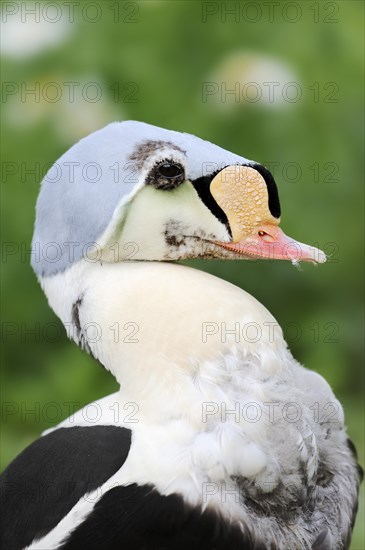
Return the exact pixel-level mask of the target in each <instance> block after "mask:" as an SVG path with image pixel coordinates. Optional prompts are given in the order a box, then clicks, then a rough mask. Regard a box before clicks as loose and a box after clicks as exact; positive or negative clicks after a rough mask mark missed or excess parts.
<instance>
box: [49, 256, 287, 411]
mask: <svg viewBox="0 0 365 550" xmlns="http://www.w3.org/2000/svg"><path fill="white" fill-rule="evenodd" d="M41 283H42V286H43V288H44V291H45V293H46V295H47V297H48V299H49V302H50V305H51V307H52V308H53V309H54V311H55V312H56V314H57V315H58V316H59V317H60V318H61V320H62V321H63V323H64V324H65V326H66V328H67V330H68V333H69V336H70V337H71V338H74V339H75V340H76V341H77V340H78V339H79V338H80V334H79V332H78V330H77V327H75V320H76V321H77V322H78V323H79V324H80V325H81V327H82V329H83V333H84V342H85V341H86V342H87V346H88V347H89V350H90V352H91V353H92V354H93V355H94V356H95V357H96V358H97V359H98V360H99V361H100V362H101V363H102V364H103V365H104V366H105V367H106V368H107V369H108V370H110V371H111V372H112V373H113V374H114V376H115V377H116V379H117V381H118V382H119V383H120V384H121V388H122V394H123V396H124V398H125V399H126V400H127V401H130V402H136V403H138V406H139V410H140V414H141V415H143V414H144V411H148V417H147V412H146V418H147V419H149V420H151V419H152V418H151V414H152V416H153V415H156V418H157V417H161V415H162V416H164V415H166V414H168V415H170V417H171V415H173V416H176V417H179V416H181V415H185V416H186V415H188V416H189V417H190V418H191V419H193V418H194V419H195V420H194V422H195V421H196V422H199V421H200V419H201V402H202V401H217V400H219V399H220V397H222V394H221V392H222V389H221V388H228V387H229V380H233V382H232V384H233V385H234V384H236V383H239V385H241V383H242V382H243V380H244V378H245V376H246V373H245V370H244V369H240V371H237V364H238V363H239V361H236V360H234V358H236V357H237V356H239V357H240V358H242V359H244V360H245V361H246V362H247V363H250V364H251V363H252V362H253V363H255V364H257V365H259V367H257V369H259V372H258V375H259V377H260V378H261V377H265V376H270V375H272V374H273V373H274V372H275V370H276V369H281V368H282V366H281V362H280V359H281V358H282V357H283V354H284V355H285V354H286V353H287V350H286V345H285V343H284V340H283V338H282V333H281V330H280V328H279V327H278V325H277V323H276V321H275V319H274V318H273V317H272V316H271V314H270V313H269V312H268V311H267V310H266V309H265V308H264V307H263V306H262V305H261V304H260V303H259V302H258V301H257V300H255V299H254V298H253V297H252V296H250V295H249V294H247V293H246V292H244V291H243V290H241V289H239V288H237V287H235V286H233V285H232V284H230V283H227V282H225V281H223V280H221V279H218V278H216V277H214V276H212V275H209V274H206V273H204V272H201V271H197V270H195V269H191V268H188V267H184V266H181V265H177V264H171V263H161V262H130V263H117V264H111V263H109V264H108V263H104V264H102V265H100V264H92V263H88V262H85V261H81V262H79V263H78V264H76V265H75V266H74V267H72V268H70V269H68V270H67V271H66V272H64V273H62V274H58V275H56V276H53V277H49V278H44V279H43V280H42V281H41ZM75 308H76V309H77V312H76V318H75ZM279 365H280V366H279ZM238 380H240V382H238ZM193 404H194V405H193ZM194 407H197V409H198V411H196V410H195V409H194ZM151 411H152V413H151Z"/></svg>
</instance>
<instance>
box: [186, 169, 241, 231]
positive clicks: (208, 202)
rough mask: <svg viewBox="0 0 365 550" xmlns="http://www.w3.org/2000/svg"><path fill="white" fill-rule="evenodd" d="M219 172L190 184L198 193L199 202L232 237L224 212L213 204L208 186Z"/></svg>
mask: <svg viewBox="0 0 365 550" xmlns="http://www.w3.org/2000/svg"><path fill="white" fill-rule="evenodd" d="M219 172H220V170H217V171H216V172H213V173H212V174H209V176H202V177H200V178H197V179H196V180H192V182H191V183H192V184H193V186H194V188H195V191H196V192H197V193H198V196H199V198H200V200H201V201H202V202H203V203H204V204H205V206H206V207H207V208H208V209H209V210H210V211H211V213H212V214H213V215H214V216H215V217H216V218H217V220H219V221H220V222H221V223H223V225H225V226H226V228H227V230H228V232H229V234H230V235H231V236H232V232H231V228H230V226H229V223H228V218H227V216H226V214H225V212H224V211H223V210H222V209H221V207H220V206H219V205H218V204H217V203H216V202H215V200H214V198H213V196H212V194H211V192H210V184H211V183H212V180H213V178H214V177H215V176H216V175H217V174H218V173H219Z"/></svg>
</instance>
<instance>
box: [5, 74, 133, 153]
mask: <svg viewBox="0 0 365 550" xmlns="http://www.w3.org/2000/svg"><path fill="white" fill-rule="evenodd" d="M65 83H66V84H65ZM70 83H73V88H70ZM22 86H23V88H22ZM34 90H36V91H35V92H34ZM32 91H33V92H32ZM114 99H116V98H115V96H114V93H113V90H110V89H108V87H107V85H105V83H104V82H102V80H101V79H100V78H98V77H95V75H91V76H90V78H88V77H83V78H82V80H77V81H76V79H75V78H72V77H67V76H65V75H60V74H58V73H57V74H49V75H46V76H45V75H44V76H43V78H42V79H40V80H38V81H27V82H26V83H22V84H19V85H18V89H17V91H16V93H11V94H10V95H9V97H8V98H7V101H6V102H4V107H3V109H4V122H5V123H6V124H8V125H9V126H10V127H12V128H13V129H15V130H18V131H22V130H31V129H32V128H33V127H35V126H36V125H38V124H42V123H44V122H45V121H47V122H49V123H50V124H51V125H52V126H53V129H54V133H55V135H56V136H58V138H59V139H60V140H61V141H62V142H63V143H65V145H68V144H71V143H74V142H75V141H78V140H79V139H80V138H82V137H84V136H86V135H88V134H90V133H91V132H94V131H95V130H98V129H99V128H102V127H103V126H105V125H106V124H108V123H109V122H113V121H115V120H120V121H121V120H123V119H124V118H125V116H124V110H122V109H121V108H120V102H118V101H115V100H114Z"/></svg>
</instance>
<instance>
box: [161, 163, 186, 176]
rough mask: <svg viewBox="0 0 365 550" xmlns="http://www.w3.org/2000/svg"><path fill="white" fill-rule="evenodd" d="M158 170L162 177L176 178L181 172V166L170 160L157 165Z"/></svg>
mask: <svg viewBox="0 0 365 550" xmlns="http://www.w3.org/2000/svg"><path fill="white" fill-rule="evenodd" d="M158 172H159V174H160V175H161V176H163V177H164V178H178V177H179V176H181V175H182V173H183V168H182V166H181V165H180V164H173V163H172V162H164V163H163V164H160V166H159V167H158Z"/></svg>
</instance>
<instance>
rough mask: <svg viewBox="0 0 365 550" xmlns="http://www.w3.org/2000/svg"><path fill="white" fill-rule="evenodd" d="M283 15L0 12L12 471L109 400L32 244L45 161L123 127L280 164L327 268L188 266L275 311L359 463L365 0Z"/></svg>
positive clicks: (300, 224)
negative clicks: (74, 419)
mask: <svg viewBox="0 0 365 550" xmlns="http://www.w3.org/2000/svg"><path fill="white" fill-rule="evenodd" d="M33 4H34V3H33ZM52 4H53V5H55V3H52ZM71 4H72V3H71ZM277 4H278V3H275V2H274V3H273V4H271V3H258V2H247V3H246V2H223V3H220V2H205V3H204V2H203V3H201V2H186V1H185V2H178V1H174V2H167V1H159V0H148V1H142V2H107V1H104V2H102V3H92V5H91V3H89V2H82V3H81V6H78V7H77V6H76V3H75V6H74V13H72V11H73V10H72V11H71V12H70V11H68V9H67V8H66V7H65V6H64V4H63V3H62V2H60V3H59V4H58V5H59V10H56V9H55V8H53V11H52V9H51V8H48V9H47V11H45V12H44V13H43V14H42V12H40V14H39V15H40V17H39V20H38V21H36V20H35V17H34V16H31V15H29V14H28V15H27V14H25V22H22V21H21V15H22V14H21V13H20V10H21V4H20V3H15V2H11V3H7V2H5V3H4V4H3V8H2V9H3V20H4V14H5V19H6V23H5V24H2V30H3V40H2V48H1V63H2V78H3V89H2V92H3V95H2V103H1V109H2V120H3V126H2V187H1V192H2V202H1V216H2V218H1V223H2V240H3V248H2V342H3V346H2V349H3V352H2V353H3V355H2V369H1V376H2V384H1V388H2V401H3V410H2V412H3V424H2V430H1V437H2V439H1V466H2V467H5V466H6V464H7V463H8V462H9V461H10V460H11V459H12V458H13V457H14V456H16V455H17V454H18V453H19V452H20V451H21V450H22V449H23V448H24V447H25V446H26V445H28V444H29V443H30V442H31V441H33V440H34V439H35V438H36V437H37V436H38V435H39V434H40V433H41V432H42V430H44V429H46V428H49V427H50V426H52V425H54V424H55V423H57V422H58V421H60V420H61V419H63V418H65V417H67V416H68V414H69V413H70V412H71V411H70V408H79V407H81V406H83V405H84V404H86V403H87V402H90V401H92V400H95V399H98V398H100V397H102V396H104V395H106V394H108V393H110V392H112V391H114V390H115V389H116V384H115V382H114V380H113V379H112V377H111V375H110V374H109V373H106V372H104V371H103V369H102V368H100V366H99V365H98V364H96V362H95V361H94V360H93V359H92V358H90V357H89V356H87V355H86V353H83V352H81V351H80V350H79V349H78V348H77V347H76V346H75V345H74V344H73V343H71V342H70V341H68V340H67V338H66V335H65V332H64V330H63V328H62V326H61V325H60V323H59V322H58V320H57V318H56V317H55V315H54V314H53V313H52V311H51V310H50V308H49V307H48V305H47V302H46V299H45V297H44V295H43V293H42V291H41V289H40V287H39V285H38V283H37V281H36V278H35V276H34V274H33V272H32V270H31V268H30V266H29V245H30V241H31V236H32V230H33V223H34V205H35V201H36V197H37V193H38V189H39V182H40V180H41V179H42V175H43V173H44V171H45V170H46V169H47V168H48V167H49V163H52V162H54V161H55V160H56V159H57V158H58V157H59V156H60V155H61V154H62V153H63V152H64V151H65V150H66V149H67V148H68V147H69V146H71V145H72V144H73V143H74V142H75V141H77V140H78V139H79V138H81V137H82V136H84V135H86V134H88V133H89V132H91V131H93V130H95V129H97V128H100V127H102V126H104V125H105V124H107V123H109V122H110V121H113V120H126V119H136V120H142V121H146V122H149V123H152V124H156V125H159V126H163V127H166V128H170V129H175V130H181V131H187V132H191V133H193V134H196V135H198V136H200V137H203V138H206V139H208V140H210V141H213V142H214V143H217V144H219V145H221V146H222V147H224V148H226V149H229V150H232V151H234V152H237V153H239V154H242V155H243V156H246V157H247V158H252V159H255V160H257V161H260V162H262V163H264V164H265V163H266V165H268V166H269V167H271V169H273V171H274V174H275V178H276V181H277V183H278V187H279V192H280V198H281V205H282V227H283V229H284V231H286V232H287V233H288V234H289V235H291V236H293V237H295V238H297V239H298V240H300V241H303V242H308V243H312V244H315V243H317V246H319V247H320V248H322V249H324V250H325V251H326V252H327V253H328V254H331V261H329V262H328V263H327V264H325V265H321V266H319V267H317V268H314V267H312V266H310V265H309V266H304V267H303V268H302V269H301V270H298V269H296V268H294V267H293V266H292V265H291V264H289V263H284V262H282V263H280V262H277V263H274V262H271V261H269V262H237V263H236V262H218V261H216V262H214V261H212V262H203V261H202V262H191V263H192V264H193V265H194V266H195V267H199V268H201V269H204V270H207V271H209V272H212V273H215V274H217V275H219V276H221V277H223V278H225V279H227V280H230V281H232V282H233V283H235V284H237V285H239V286H241V287H242V288H244V289H245V290H247V291H248V292H250V293H252V294H253V295H254V296H255V297H256V298H257V299H259V300H260V301H261V302H262V303H263V304H264V305H265V306H266V307H267V308H268V309H269V310H270V311H271V312H272V313H273V314H274V315H275V317H276V318H277V319H278V321H279V323H280V324H281V325H282V326H283V327H284V332H285V333H286V337H287V340H288V342H289V345H290V347H291V349H292V351H293V353H294V355H295V356H296V357H297V359H298V360H299V361H301V362H302V363H304V364H305V365H306V366H307V367H308V368H310V369H313V370H316V371H318V372H320V373H321V374H323V375H324V376H325V377H326V379H327V380H328V381H329V382H330V384H331V386H332V388H333V389H334V391H335V393H336V395H337V396H338V398H339V399H340V400H341V401H342V403H343V405H344V408H345V413H346V418H347V425H348V429H349V434H350V436H351V437H352V439H353V440H354V442H355V444H356V446H357V449H358V452H359V457H360V462H361V463H362V464H364V406H363V402H364V395H363V389H364V377H363V362H362V358H363V356H362V341H363V329H364V327H363V316H362V311H363V310H362V303H363V299H362V298H363V256H362V254H363V222H362V220H363V213H362V212H363V211H362V205H363V176H364V172H363V164H362V152H363V148H364V141H363V138H364V133H363V117H362V112H363V111H362V109H363V107H362V105H363V99H364V89H363V53H362V51H363V43H362V41H363V20H364V19H363V9H364V5H363V3H362V2H358V1H349V0H346V1H340V2H309V1H308V2H307V1H302V2H280V4H279V5H277ZM95 6H96V7H95ZM43 7H44V4H42V3H41V4H40V9H41V10H42V9H43ZM16 8H18V12H17V13H11V12H12V10H13V11H17V9H16ZM70 9H71V8H70ZM23 15H24V14H23ZM59 16H60V17H59ZM23 18H24V17H23ZM57 18H59V19H57ZM52 21H54V22H52ZM32 90H33V93H32ZM230 91H231V92H232V91H234V93H229V92H230ZM32 170H33V172H32ZM32 329H33V333H31V332H30V331H31V330H32ZM363 517H364V507H363V503H362V504H361V508H360V514H359V517H358V521H357V525H356V530H355V535H354V539H353V543H352V548H353V549H364V548H365V540H364V521H363Z"/></svg>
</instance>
